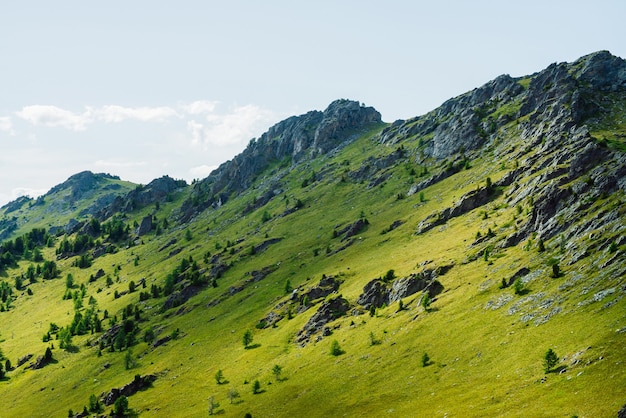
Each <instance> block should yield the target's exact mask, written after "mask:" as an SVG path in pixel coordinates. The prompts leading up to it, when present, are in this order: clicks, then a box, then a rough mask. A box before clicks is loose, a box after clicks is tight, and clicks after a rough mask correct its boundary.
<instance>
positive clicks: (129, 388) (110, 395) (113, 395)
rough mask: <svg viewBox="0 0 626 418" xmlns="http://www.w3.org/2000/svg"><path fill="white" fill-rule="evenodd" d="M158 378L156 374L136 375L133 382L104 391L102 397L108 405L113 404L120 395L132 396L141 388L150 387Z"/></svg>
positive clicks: (103, 401)
mask: <svg viewBox="0 0 626 418" xmlns="http://www.w3.org/2000/svg"><path fill="white" fill-rule="evenodd" d="M156 379H157V377H156V375H153V374H148V375H145V376H140V375H135V378H134V379H133V381H132V382H130V383H127V384H125V385H124V386H122V387H121V388H113V389H111V390H110V391H109V392H106V393H103V394H102V395H101V396H100V399H101V400H102V403H104V404H105V405H106V406H110V405H113V404H114V403H115V401H116V400H117V399H118V398H119V397H120V396H126V397H128V396H132V395H134V394H135V393H137V392H139V391H140V390H145V389H148V388H149V387H150V386H152V383H154V381H155V380H156Z"/></svg>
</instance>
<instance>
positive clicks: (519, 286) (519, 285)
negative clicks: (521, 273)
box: [513, 278, 525, 295]
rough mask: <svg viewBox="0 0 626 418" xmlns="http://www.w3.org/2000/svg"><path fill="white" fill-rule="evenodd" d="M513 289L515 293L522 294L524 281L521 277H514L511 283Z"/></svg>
mask: <svg viewBox="0 0 626 418" xmlns="http://www.w3.org/2000/svg"><path fill="white" fill-rule="evenodd" d="M513 290H514V292H515V294H516V295H523V294H524V292H525V289H524V282H522V279H520V278H517V279H515V282H514V283H513Z"/></svg>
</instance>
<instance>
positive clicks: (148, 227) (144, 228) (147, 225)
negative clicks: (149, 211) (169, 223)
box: [137, 215, 152, 236]
mask: <svg viewBox="0 0 626 418" xmlns="http://www.w3.org/2000/svg"><path fill="white" fill-rule="evenodd" d="M150 231H152V215H147V216H144V217H143V219H142V220H141V224H139V228H137V235H138V236H142V235H146V234H147V233H148V232H150Z"/></svg>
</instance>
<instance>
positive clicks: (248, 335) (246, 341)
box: [243, 330, 253, 348]
mask: <svg viewBox="0 0 626 418" xmlns="http://www.w3.org/2000/svg"><path fill="white" fill-rule="evenodd" d="M252 340H253V336H252V331H250V330H247V331H246V332H244V334H243V346H244V347H245V348H248V347H249V346H250V344H252Z"/></svg>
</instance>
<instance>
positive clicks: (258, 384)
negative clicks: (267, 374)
mask: <svg viewBox="0 0 626 418" xmlns="http://www.w3.org/2000/svg"><path fill="white" fill-rule="evenodd" d="M257 393H261V382H259V381H258V380H255V381H254V383H253V384H252V394H254V395H256V394H257Z"/></svg>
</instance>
